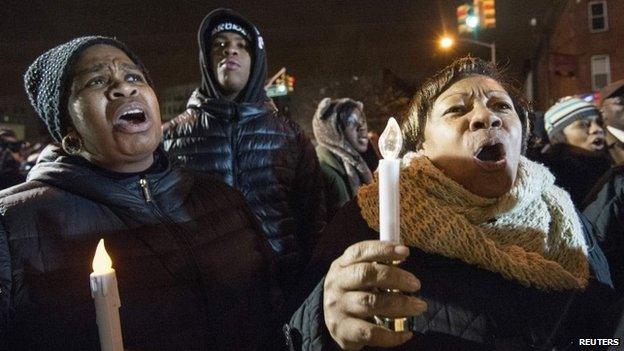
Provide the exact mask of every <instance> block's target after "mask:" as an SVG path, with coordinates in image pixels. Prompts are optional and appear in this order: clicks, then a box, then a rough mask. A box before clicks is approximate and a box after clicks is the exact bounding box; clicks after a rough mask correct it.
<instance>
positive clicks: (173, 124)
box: [162, 107, 200, 138]
mask: <svg viewBox="0 0 624 351" xmlns="http://www.w3.org/2000/svg"><path fill="white" fill-rule="evenodd" d="M199 114H200V112H199V110H198V109H196V108H190V107H189V108H187V109H186V110H185V111H184V112H182V113H181V114H179V115H178V116H176V117H174V118H173V119H171V120H169V121H167V122H165V123H164V124H163V126H162V129H163V135H164V137H165V138H167V137H168V136H170V135H171V134H173V133H180V131H182V130H185V129H188V128H192V127H194V126H196V125H197V121H198V120H199Z"/></svg>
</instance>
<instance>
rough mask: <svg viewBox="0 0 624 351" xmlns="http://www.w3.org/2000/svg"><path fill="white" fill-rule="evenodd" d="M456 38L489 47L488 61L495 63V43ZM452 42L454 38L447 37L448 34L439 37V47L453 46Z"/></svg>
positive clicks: (453, 42)
mask: <svg viewBox="0 0 624 351" xmlns="http://www.w3.org/2000/svg"><path fill="white" fill-rule="evenodd" d="M456 40H458V41H463V42H467V43H472V44H475V45H480V46H485V47H487V48H490V61H492V63H496V43H491V44H490V43H486V42H483V41H479V40H474V39H468V38H457V39H456ZM453 44H455V40H454V39H453V38H451V37H449V36H448V35H445V36H443V37H442V38H441V39H440V47H441V48H442V49H448V48H450V47H451V46H453Z"/></svg>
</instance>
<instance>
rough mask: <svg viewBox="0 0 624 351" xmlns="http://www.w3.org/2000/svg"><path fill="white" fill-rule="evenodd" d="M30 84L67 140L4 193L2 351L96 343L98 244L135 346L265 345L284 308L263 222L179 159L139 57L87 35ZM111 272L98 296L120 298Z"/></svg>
mask: <svg viewBox="0 0 624 351" xmlns="http://www.w3.org/2000/svg"><path fill="white" fill-rule="evenodd" d="M25 85H26V91H27V93H28V96H29V98H30V100H31V103H32V105H33V107H34V109H35V110H36V112H37V113H38V114H39V116H40V117H41V118H42V119H43V121H44V122H45V123H46V125H47V127H48V130H49V132H50V135H51V136H52V137H53V138H54V140H55V141H56V142H57V143H59V144H61V145H62V146H61V147H58V146H53V147H51V148H48V149H47V150H46V151H44V153H43V154H42V155H41V156H40V162H39V163H38V164H37V165H36V166H35V167H34V168H33V169H32V170H31V172H30V174H29V178H28V181H27V182H26V183H24V184H21V185H19V186H15V187H12V188H10V189H7V190H5V191H3V192H1V193H0V207H1V208H2V211H1V213H0V223H1V225H0V344H1V345H0V349H2V348H3V347H5V348H8V349H11V350H22V349H24V350H47V349H53V350H61V349H62V350H70V349H71V350H78V349H79V350H97V349H99V341H98V326H97V325H96V313H95V309H94V301H93V300H92V296H91V291H90V289H89V287H90V285H89V276H90V273H91V264H92V261H93V259H94V253H95V248H96V246H97V243H98V241H99V240H100V238H105V239H106V249H107V251H108V253H109V254H110V256H111V258H112V267H113V268H114V274H115V275H116V281H117V282H118V284H117V285H118V287H119V300H120V302H121V308H120V309H119V314H120V316H121V318H120V319H121V330H122V334H123V345H124V347H125V348H128V349H139V350H196V349H203V350H208V349H210V350H218V349H227V350H232V349H237V350H244V349H245V350H246V349H259V348H261V347H262V346H261V342H262V338H263V337H264V336H266V331H267V328H269V327H270V326H271V321H272V320H271V318H270V316H274V315H275V313H273V311H272V308H271V307H272V306H271V301H272V299H273V297H272V296H274V294H272V292H273V290H272V284H271V277H270V273H271V272H270V262H271V259H272V258H271V256H268V254H269V251H268V250H267V246H266V244H265V242H264V241H263V239H262V235H261V232H260V230H259V227H258V225H257V223H256V221H255V220H254V217H253V215H252V214H251V212H250V211H249V209H248V207H247V205H246V204H245V201H244V199H243V197H242V196H241V195H240V194H239V193H238V192H236V191H234V190H233V189H232V188H230V187H228V186H226V185H225V184H223V183H221V182H217V181H214V180H212V179H211V178H209V177H205V176H200V175H196V174H193V173H189V172H187V171H183V170H180V169H179V168H177V167H176V166H174V165H172V164H171V163H170V162H169V160H168V159H167V156H166V155H165V154H164V152H163V151H162V149H161V148H160V147H159V144H160V140H161V135H162V132H161V122H160V114H159V108H158V101H157V99H156V96H155V94H154V91H153V89H152V83H151V80H150V78H149V76H148V75H147V72H146V70H145V68H144V67H143V65H142V64H141V63H140V61H139V60H138V58H137V57H136V55H135V54H134V53H132V51H130V50H129V49H128V48H127V47H126V46H125V45H124V44H122V43H121V42H119V41H117V40H115V39H112V38H106V37H82V38H77V39H74V40H72V41H70V42H67V43H65V44H62V45H60V46H58V47H56V48H54V49H52V50H50V51H48V52H46V53H44V54H43V55H41V56H40V57H39V58H37V59H36V60H35V62H34V63H33V64H32V65H31V66H30V68H29V69H28V71H27V73H26V75H25ZM94 266H95V265H94ZM105 271H106V272H104V273H100V272H94V273H93V274H92V275H91V277H92V280H91V290H92V291H93V294H94V295H93V297H94V298H95V297H96V295H97V296H99V298H102V296H101V295H98V294H100V289H113V290H114V284H102V283H98V279H96V278H97V277H102V276H103V275H108V276H110V275H111V274H113V271H112V270H111V269H110V268H107V269H105ZM113 278H114V276H113ZM107 279H108V278H107ZM111 279H112V278H111ZM108 280H109V281H110V279H108ZM101 292H102V293H103V294H104V295H106V296H113V297H114V296H115V294H113V292H114V291H113V292H111V291H101ZM98 301H101V300H97V301H96V302H98ZM100 312H101V311H100V308H98V323H99V322H100V317H101V316H100ZM100 327H101V326H100ZM2 343H4V344H2Z"/></svg>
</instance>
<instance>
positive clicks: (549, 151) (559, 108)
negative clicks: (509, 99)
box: [538, 97, 611, 209]
mask: <svg viewBox="0 0 624 351" xmlns="http://www.w3.org/2000/svg"><path fill="white" fill-rule="evenodd" d="M544 127H545V129H546V132H547V133H548V139H549V146H548V147H547V148H546V149H545V150H544V151H543V153H542V154H541V155H540V156H539V158H538V161H540V162H542V163H543V164H544V165H546V166H547V167H548V168H549V169H550V171H551V172H552V173H553V175H554V176H555V184H557V185H558V186H560V187H562V188H563V189H565V190H566V191H568V192H569V193H570V196H571V197H572V201H573V202H574V204H575V205H576V207H577V208H579V209H582V208H581V206H582V204H583V201H584V199H585V197H586V196H587V194H588V193H589V192H590V190H591V189H592V187H593V186H594V185H595V184H596V181H598V179H599V178H600V177H601V176H602V175H603V174H604V173H605V172H606V171H607V170H608V169H609V168H610V167H611V160H610V159H609V157H608V156H607V153H606V147H605V146H606V144H605V133H604V129H603V122H602V116H601V114H600V111H599V110H598V108H597V107H596V106H594V105H593V104H591V103H589V102H586V101H584V100H582V99H579V98H576V97H565V98H562V99H560V100H559V102H557V103H556V104H555V105H553V106H552V107H551V108H549V109H548V111H546V113H545V114H544Z"/></svg>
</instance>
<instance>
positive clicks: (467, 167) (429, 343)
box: [286, 58, 609, 350]
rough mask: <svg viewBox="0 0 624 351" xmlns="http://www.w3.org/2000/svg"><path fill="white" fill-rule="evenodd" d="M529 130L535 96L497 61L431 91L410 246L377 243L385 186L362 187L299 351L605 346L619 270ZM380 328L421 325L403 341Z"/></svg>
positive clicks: (324, 248)
mask: <svg viewBox="0 0 624 351" xmlns="http://www.w3.org/2000/svg"><path fill="white" fill-rule="evenodd" d="M527 130H528V129H527V108H526V105H525V104H524V103H523V102H522V100H521V95H520V94H519V93H518V92H517V91H516V90H515V89H514V88H513V87H511V86H510V85H508V84H507V83H506V80H505V79H504V78H503V77H502V76H501V74H500V72H499V71H498V70H497V68H496V67H495V66H494V65H492V64H491V63H486V62H484V61H481V60H479V59H474V58H464V59H460V60H457V61H455V62H454V63H453V64H451V65H450V66H449V67H447V68H445V69H443V70H442V71H441V72H439V73H438V74H436V75H435V76H434V77H433V78H431V79H430V80H429V81H427V82H426V83H425V84H424V85H423V86H422V88H421V89H420V90H419V91H418V92H417V93H416V96H415V97H414V99H413V102H412V109H411V113H410V115H409V119H408V120H407V121H406V123H405V125H404V135H405V138H406V141H407V144H408V150H409V151H410V152H408V153H407V154H406V155H405V157H404V158H403V161H404V164H403V167H402V170H401V179H400V185H399V186H400V194H401V199H400V202H401V203H400V206H401V207H400V210H401V212H400V213H401V221H400V234H401V238H402V242H403V243H404V245H406V246H403V245H400V244H397V243H391V242H380V241H377V240H371V239H377V238H378V237H379V234H377V232H376V230H377V229H378V228H379V195H378V193H379V190H378V189H379V183H378V180H377V179H375V180H374V181H373V182H372V183H371V184H370V185H364V186H362V187H361V188H360V190H359V192H358V196H357V199H356V200H354V201H352V202H349V203H347V204H346V205H345V206H344V207H343V208H342V210H341V211H340V212H339V213H338V214H337V215H336V216H335V217H334V220H333V221H332V222H331V223H330V224H328V226H327V227H326V230H325V232H324V233H323V236H322V239H321V242H320V243H319V244H318V245H317V248H318V249H317V251H316V253H315V255H314V259H313V261H312V262H311V264H310V267H312V268H314V269H319V268H325V269H326V268H327V267H328V266H329V272H327V275H326V277H325V278H324V280H323V281H321V283H319V284H318V285H317V288H316V289H315V290H314V291H313V293H312V294H311V295H310V296H309V297H308V299H307V300H306V301H305V302H304V304H303V305H302V306H301V307H300V309H299V310H298V311H297V312H296V313H295V315H294V316H293V317H292V319H291V322H290V325H289V328H286V329H287V332H288V333H289V334H290V336H291V337H290V338H289V339H288V340H290V343H291V348H292V349H296V350H318V349H325V348H327V349H334V348H335V346H334V345H336V344H337V345H338V346H340V347H341V348H343V349H348V350H359V349H361V348H363V347H365V346H373V347H392V346H397V345H400V344H405V345H403V347H402V348H401V349H402V350H489V349H501V350H503V349H505V350H528V349H534V348H535V349H545V350H550V349H553V348H558V347H559V345H566V346H567V345H570V344H569V343H570V342H574V343H577V342H578V338H579V336H580V335H584V337H590V335H595V334H596V328H600V323H599V322H600V320H599V319H597V318H596V317H595V316H593V317H592V315H591V313H597V311H600V310H599V309H598V307H597V306H596V305H594V304H593V303H594V301H593V300H592V299H591V297H592V296H595V295H592V294H594V293H595V292H594V289H605V290H608V286H607V285H604V284H603V283H608V282H609V273H608V268H607V267H605V266H603V265H600V264H595V263H598V262H595V261H594V258H595V257H597V256H595V255H596V252H595V250H596V248H595V247H593V246H590V245H588V243H587V242H586V239H585V235H584V234H585V230H584V228H585V227H584V226H583V224H582V223H581V221H580V220H579V217H578V216H577V213H576V211H575V209H574V205H573V204H572V202H571V201H570V198H569V196H568V194H567V193H566V192H565V191H563V190H561V189H560V188H558V187H556V186H555V185H554V184H553V181H554V179H553V176H552V174H550V172H548V170H547V169H546V168H545V167H543V166H541V165H539V164H537V163H534V162H531V161H529V160H528V159H526V158H525V157H524V156H523V153H524V150H525V145H526V138H527ZM363 240H368V241H363ZM588 255H589V259H588ZM600 257H601V258H604V256H600ZM331 260H334V261H333V262H331ZM394 261H404V262H403V263H402V265H401V266H400V267H398V266H392V265H384V264H379V263H377V262H394ZM590 262H592V264H591V268H593V269H594V272H592V269H590ZM594 264H595V265H594ZM594 274H596V275H597V276H599V279H596V278H595V276H594ZM393 289H398V290H400V291H403V292H406V293H414V292H418V293H419V295H418V297H416V296H412V295H409V294H405V295H404V294H397V293H392V292H389V291H392V290H393ZM374 316H387V317H409V319H410V320H411V322H412V324H413V325H412V327H411V330H408V331H400V332H394V331H391V330H389V329H387V328H386V327H384V326H381V325H377V324H375V322H373V317H374ZM412 316H413V317H412ZM577 317H580V318H578V319H577ZM396 326H397V325H392V326H391V327H396ZM599 331H600V332H602V333H603V334H601V335H605V336H606V335H608V333H607V331H606V330H600V329H599ZM294 335H297V336H298V337H297V338H294V337H292V336H294ZM599 335H600V334H599ZM592 337H593V336H592ZM296 342H299V344H296Z"/></svg>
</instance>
